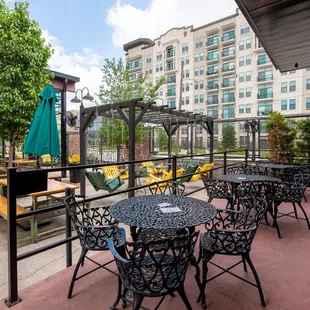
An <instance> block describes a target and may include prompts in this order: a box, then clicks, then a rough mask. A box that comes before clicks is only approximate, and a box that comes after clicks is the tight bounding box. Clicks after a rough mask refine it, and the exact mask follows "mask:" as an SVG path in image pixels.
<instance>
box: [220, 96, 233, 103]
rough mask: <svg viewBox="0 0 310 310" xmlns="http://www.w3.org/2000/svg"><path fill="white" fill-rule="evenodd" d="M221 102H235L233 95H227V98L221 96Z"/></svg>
mask: <svg viewBox="0 0 310 310" xmlns="http://www.w3.org/2000/svg"><path fill="white" fill-rule="evenodd" d="M222 103H224V104H225V103H228V104H231V103H235V97H228V98H222Z"/></svg>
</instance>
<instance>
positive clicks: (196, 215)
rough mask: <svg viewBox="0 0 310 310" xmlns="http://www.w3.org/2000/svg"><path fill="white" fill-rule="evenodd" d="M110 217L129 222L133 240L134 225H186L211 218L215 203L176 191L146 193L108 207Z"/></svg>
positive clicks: (191, 226)
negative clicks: (169, 193)
mask: <svg viewBox="0 0 310 310" xmlns="http://www.w3.org/2000/svg"><path fill="white" fill-rule="evenodd" d="M110 213H111V216H112V217H113V218H115V219H116V220H118V221H119V222H122V223H124V224H126V225H129V226H130V229H131V235H132V238H133V240H136V239H137V235H136V231H137V230H136V228H137V227H141V228H151V229H158V230H165V229H183V228H188V229H189V230H190V231H194V229H195V226H197V225H200V224H203V223H206V222H208V221H210V220H212V219H213V218H214V217H215V215H216V209H215V207H214V206H213V205H212V204H210V203H208V202H206V201H203V200H200V199H196V198H191V197H184V196H176V195H147V196H140V197H132V198H128V199H124V200H121V201H119V202H117V203H115V204H114V205H112V206H111V207H110Z"/></svg>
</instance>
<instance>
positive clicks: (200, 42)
mask: <svg viewBox="0 0 310 310" xmlns="http://www.w3.org/2000/svg"><path fill="white" fill-rule="evenodd" d="M202 47H203V42H202V39H196V50H199V49H201V48H202Z"/></svg>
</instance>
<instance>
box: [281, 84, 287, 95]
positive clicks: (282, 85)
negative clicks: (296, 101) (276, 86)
mask: <svg viewBox="0 0 310 310" xmlns="http://www.w3.org/2000/svg"><path fill="white" fill-rule="evenodd" d="M286 92H287V82H282V83H281V93H286Z"/></svg>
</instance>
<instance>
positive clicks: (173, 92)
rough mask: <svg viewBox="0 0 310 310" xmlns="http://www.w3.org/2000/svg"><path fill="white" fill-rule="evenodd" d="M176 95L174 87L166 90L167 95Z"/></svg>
mask: <svg viewBox="0 0 310 310" xmlns="http://www.w3.org/2000/svg"><path fill="white" fill-rule="evenodd" d="M171 96H176V90H175V89H168V91H167V97H171Z"/></svg>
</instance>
